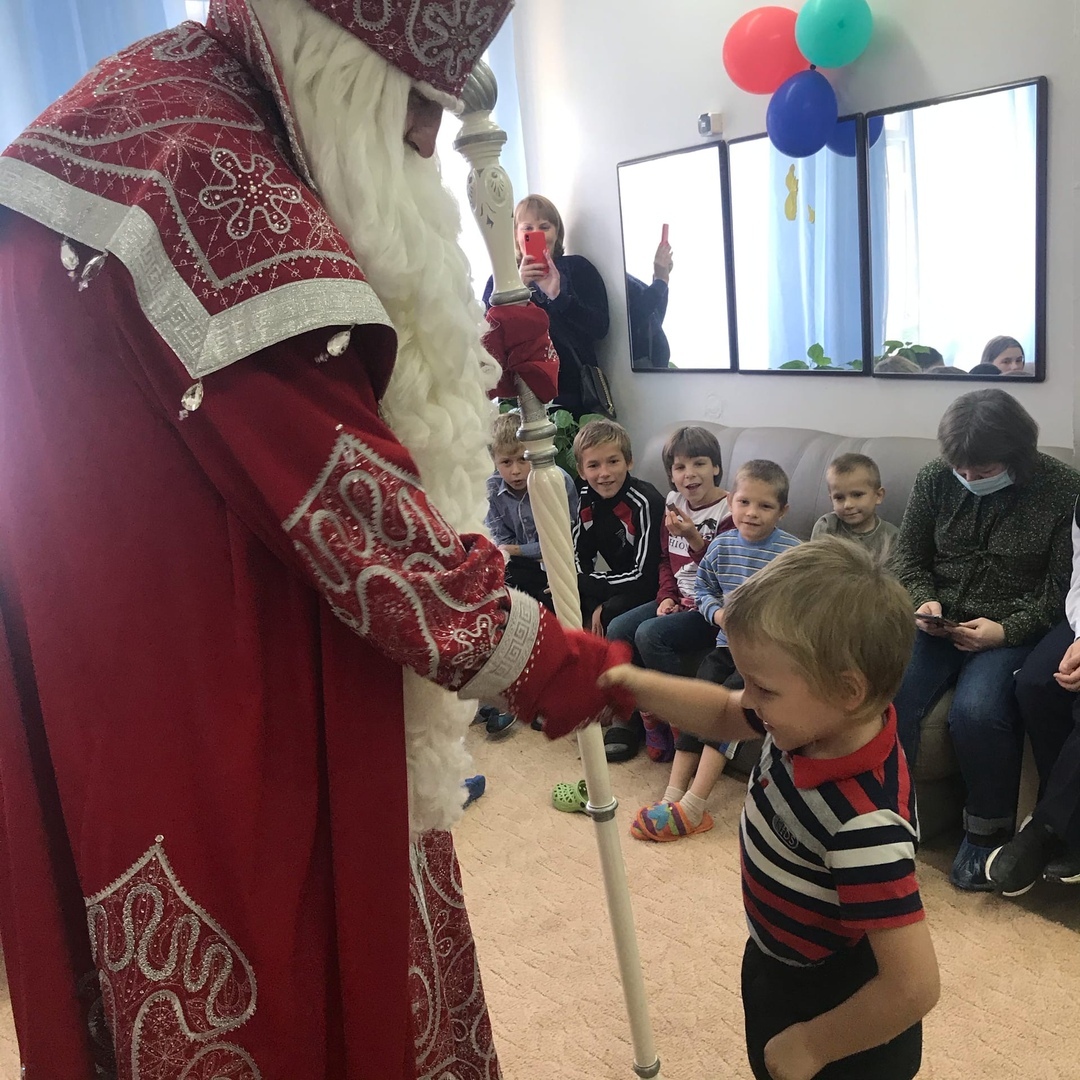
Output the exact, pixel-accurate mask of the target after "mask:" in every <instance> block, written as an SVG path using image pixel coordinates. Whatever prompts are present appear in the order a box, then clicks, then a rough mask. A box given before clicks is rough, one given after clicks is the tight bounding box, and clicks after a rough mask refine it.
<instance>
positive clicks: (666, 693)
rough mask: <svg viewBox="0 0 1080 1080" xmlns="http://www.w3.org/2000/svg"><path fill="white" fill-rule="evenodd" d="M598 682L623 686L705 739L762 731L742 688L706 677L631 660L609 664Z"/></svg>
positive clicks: (739, 736)
mask: <svg viewBox="0 0 1080 1080" xmlns="http://www.w3.org/2000/svg"><path fill="white" fill-rule="evenodd" d="M598 685H599V686H600V687H601V688H610V687H614V686H621V687H623V688H624V689H626V690H628V691H629V692H630V694H631V695H632V696H633V698H634V701H635V703H636V704H637V706H638V707H639V708H641V709H644V710H645V711H646V712H650V713H653V714H655V715H656V716H658V717H660V719H661V720H666V721H667V722H668V723H669V724H674V725H675V726H676V727H678V728H679V729H680V730H683V731H690V732H692V733H693V734H695V735H698V736H700V737H701V738H703V739H709V740H713V741H728V740H731V739H756V738H759V737H760V735H761V732H760V731H755V730H754V729H753V728H752V727H751V726H750V724H749V723H748V722H747V720H746V714H745V713H744V712H743V708H742V691H741V690H725V689H724V688H723V687H722V686H717V685H716V684H715V683H711V682H706V681H705V680H703V679H684V678H683V677H682V676H680V675H664V674H662V673H661V672H659V671H646V670H644V669H643V668H639V667H633V666H631V665H630V664H620V665H619V666H618V667H613V668H609V669H608V670H607V671H605V672H604V674H603V675H601V676H600V681H599V683H598Z"/></svg>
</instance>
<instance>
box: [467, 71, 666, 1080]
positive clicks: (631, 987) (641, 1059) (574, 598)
mask: <svg viewBox="0 0 1080 1080" xmlns="http://www.w3.org/2000/svg"><path fill="white" fill-rule="evenodd" d="M462 97H463V100H464V102H465V113H464V115H463V123H462V128H461V134H460V135H459V136H458V137H457V139H455V141H454V148H455V149H456V150H459V151H460V152H461V153H462V154H463V155H464V156H465V157H466V159H467V160H468V161H469V164H470V165H472V170H471V171H470V173H469V181H468V193H469V202H470V204H471V206H472V209H473V216H474V217H475V218H476V222H477V224H478V225H479V226H480V230H481V233H482V235H483V237H484V242H485V244H486V245H487V249H488V252H489V253H490V255H491V261H492V267H493V281H494V287H493V290H492V293H491V298H490V299H491V305H492V306H491V312H490V317H491V318H492V320H493V321H495V322H496V323H498V322H501V321H502V320H505V319H507V318H508V317H509V315H510V314H511V313H512V312H514V305H517V304H522V303H526V302H528V300H529V297H530V292H529V290H528V289H527V288H526V287H525V286H524V285H523V284H522V281H521V277H520V276H519V274H518V269H517V265H516V260H515V258H514V245H513V227H514V222H513V207H514V202H513V193H512V191H511V185H510V181H509V178H508V177H507V175H506V173H505V172H504V171H503V169H502V167H501V165H500V164H499V152H500V150H501V148H502V145H503V143H505V142H506V133H505V132H504V131H502V130H501V129H500V128H499V127H498V126H497V125H496V124H495V123H494V122H493V121H492V119H491V110H492V109H493V108H494V107H495V100H496V86H495V77H494V75H493V74H492V71H491V69H490V68H489V67H488V66H487V65H486V64H485V63H483V62H482V61H481V62H480V63H478V64H477V65H476V67H475V68H474V69H473V73H472V75H470V76H469V80H468V82H467V83H466V85H465V89H464V91H463V94H462ZM519 310H520V309H519ZM525 310H529V309H525ZM518 317H520V316H518ZM536 385H537V379H536V372H535V370H530V369H529V368H527V367H522V368H521V369H519V370H518V373H517V378H516V385H510V384H507V385H504V386H503V387H502V388H501V389H502V391H503V392H504V393H507V394H513V393H515V392H516V394H517V397H518V400H519V403H520V406H521V413H522V419H523V423H522V427H521V430H520V431H519V433H518V434H519V436H520V438H521V441H522V442H523V443H524V444H525V447H526V453H527V456H528V458H529V461H530V462H531V464H532V469H531V470H530V472H529V500H530V502H531V503H532V507H533V515H534V517H535V519H536V527H537V531H538V532H539V534H540V547H541V550H542V552H543V556H544V566H545V568H546V569H547V574H548V580H549V581H550V583H551V593H552V597H553V599H554V601H555V611H556V612H557V614H558V616H559V621H560V622H562V623H563V625H564V626H568V627H573V628H575V629H578V630H580V628H581V605H580V602H579V598H578V589H577V572H576V567H575V563H574V548H573V543H572V541H571V536H570V513H569V508H568V506H567V502H566V490H565V488H564V486H563V481H562V476H561V473H560V471H559V469H558V467H557V466H556V464H555V444H554V441H553V440H554V436H555V431H556V429H555V425H554V424H552V423H551V422H550V421H549V420H548V418H547V411H546V410H545V408H544V406H543V404H542V400H545V401H546V400H550V398H551V396H552V394H553V390H554V388H553V387H550V386H549V387H548V388H547V389H548V391H549V392H548V393H547V394H546V395H545V394H544V392H543V390H541V396H540V397H538V396H537V393H535V392H534V387H536ZM562 730H563V729H562V727H561V726H560V728H558V729H557V728H556V726H555V725H553V724H550V723H548V724H545V733H546V734H548V735H554V734H558V733H561V731H562ZM578 746H579V748H580V750H581V760H582V764H583V766H584V769H585V780H586V785H587V787H588V790H589V802H588V807H587V812H588V813H589V815H590V816H591V817H592V819H593V821H594V822H595V823H596V840H597V845H598V846H599V849H600V862H601V867H602V870H603V874H604V885H605V889H606V892H607V901H608V910H609V914H610V917H611V924H612V931H613V934H614V937H615V951H616V954H617V957H618V963H619V974H620V976H621V978H622V986H623V994H624V996H625V998H626V1006H627V1011H628V1013H629V1017H630V1030H631V1037H632V1040H633V1046H634V1072H635V1073H636V1074H637V1076H639V1077H642V1078H643V1080H646V1078H649V1077H656V1076H659V1073H660V1061H659V1058H658V1057H657V1055H656V1049H655V1046H654V1043H653V1034H652V1025H651V1023H650V1021H649V1009H648V1002H647V1001H646V998H645V988H644V983H643V981H642V976H641V958H640V956H639V954H638V947H637V938H636V936H635V932H634V915H633V911H632V910H631V906H630V892H629V888H628V887H627V881H626V869H625V866H624V865H623V859H622V850H621V848H620V847H619V837H618V830H617V827H616V824H615V808H616V806H617V805H618V804H617V803H616V801H615V797H614V795H613V794H612V791H611V780H610V777H609V775H608V767H607V758H606V756H605V753H604V744H603V739H602V737H601V735H600V729H599V728H598V726H597V725H596V724H592V725H590V726H588V727H586V728H583V729H582V730H580V731H579V732H578Z"/></svg>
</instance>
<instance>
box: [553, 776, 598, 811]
mask: <svg viewBox="0 0 1080 1080" xmlns="http://www.w3.org/2000/svg"><path fill="white" fill-rule="evenodd" d="M588 801H589V789H588V787H586V785H585V781H584V780H579V781H578V782H577V783H576V784H556V785H555V786H554V787H553V788H552V789H551V805H552V806H554V807H555V809H556V810H562V811H564V812H565V813H567V814H577V813H582V814H583V813H585V806H586V804H587V803H588Z"/></svg>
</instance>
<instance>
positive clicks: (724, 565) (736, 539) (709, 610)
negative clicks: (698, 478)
mask: <svg viewBox="0 0 1080 1080" xmlns="http://www.w3.org/2000/svg"><path fill="white" fill-rule="evenodd" d="M728 506H729V508H730V510H731V519H732V522H733V523H734V525H735V528H734V529H732V530H730V531H729V532H723V533H719V534H718V535H717V536H715V537H714V538H713V540H712V542H711V543H710V544H709V548H708V550H707V551H706V552H705V554H704V555H703V556H702V559H701V563H700V564H699V566H698V572H697V583H696V588H695V594H696V599H697V608H698V611H700V612H701V614H702V615H703V616H704V617H705V620H706V622H708V623H710V624H712V625H713V626H715V627H716V648H715V649H713V651H712V652H711V653H709V655H708V656H706V657H705V659H704V660H702V662H701V665H700V666H699V667H698V671H697V677H698V678H699V679H707V680H708V681H709V682H714V683H720V684H723V683H725V682H727V681H728V680H729V679H730V678H731V677H732V676H733V675H735V674H736V671H735V663H734V661H733V660H732V659H731V653H730V652H729V651H728V647H727V643H728V642H727V637H726V636H725V635H724V604H725V602H726V599H727V597H729V596H730V595H731V594H732V593H733V592H734V591H735V589H737V588H738V587H739V586H740V585H741V584H742V583H743V582H744V581H746V579H747V578H749V577H750V576H751V575H752V574H755V573H757V571H758V570H760V569H761V568H762V567H764V566H767V565H768V564H769V563H770V562H772V560H773V559H775V558H776V556H777V555H779V554H780V552H782V551H785V550H786V549H787V548H790V547H794V546H795V545H796V544H798V542H799V540H798V538H797V537H795V536H792V535H791V533H788V532H784V530H783V529H781V528H779V523H780V520H781V518H783V516H784V514H785V513H787V508H788V478H787V473H785V472H784V470H783V469H781V468H780V466H779V465H777V464H776V462H775V461H764V460H761V459H757V460H754V461H748V462H747V463H746V464H745V465H743V466H742V468H741V469H739V471H738V472H737V473H736V474H735V484H734V490H733V491H732V493H731V494H730V495H729V496H728ZM738 745H739V744H738V742H731V743H717V742H707V741H703V740H701V739H699V738H697V737H696V736H695V735H691V734H690V733H689V732H687V731H682V732H680V734H679V736H678V738H677V739H676V740H675V759H674V761H672V763H671V775H670V777H669V779H668V786H667V790H666V791H665V792H664V794H663V797H662V798H661V799H660V801H659V802H656V803H653V804H652V805H651V806H645V807H642V808H641V810H639V811H638V813H637V815H636V816H635V817H634V820H633V822H631V824H630V835H631V836H632V837H633V838H634V839H635V840H655V841H660V842H664V841H670V840H680V839H682V837H684V836H693V835H694V834H695V833H701V832H707V831H708V830H709V829H711V828H712V827H713V819H712V815H711V814H710V813H709V812H708V810H706V809H705V803H706V802H707V801H708V798H709V795H710V794H711V793H712V789H713V787H714V786H715V784H716V781H717V780H718V779H719V778H720V774H721V773H722V772H723V771H724V766H725V765H726V764H727V762H728V760H729V758H730V757H731V756H732V755H733V754H734V753H735V749H736V747H737V746H738Z"/></svg>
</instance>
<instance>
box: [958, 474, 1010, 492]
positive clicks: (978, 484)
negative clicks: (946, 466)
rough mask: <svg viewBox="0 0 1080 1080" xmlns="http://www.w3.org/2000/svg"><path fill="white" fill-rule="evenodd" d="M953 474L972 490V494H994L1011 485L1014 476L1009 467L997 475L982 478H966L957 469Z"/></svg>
mask: <svg viewBox="0 0 1080 1080" xmlns="http://www.w3.org/2000/svg"><path fill="white" fill-rule="evenodd" d="M953 476H955V477H956V479H957V480H959V481H960V483H961V484H963V485H964V487H966V488H967V489H968V491H970V492H971V494H972V495H979V496H982V495H993V494H994V492H995V491H1001V490H1003V489H1004V488H1007V487H1011V486H1012V482H1013V478H1012V475H1011V474H1010V473H1009V470H1008V469H1002V470H1001V472H999V473H998V474H997V476H985V477H983V479H981V480H965V479H964V478H963V477H962V476H961V475H960V474H959V473H958V472H957V471H956V470H955V469H953Z"/></svg>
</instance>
